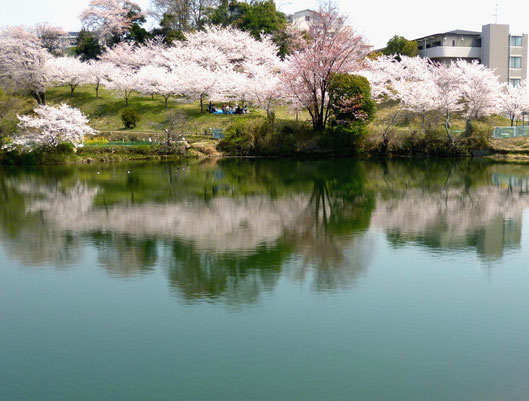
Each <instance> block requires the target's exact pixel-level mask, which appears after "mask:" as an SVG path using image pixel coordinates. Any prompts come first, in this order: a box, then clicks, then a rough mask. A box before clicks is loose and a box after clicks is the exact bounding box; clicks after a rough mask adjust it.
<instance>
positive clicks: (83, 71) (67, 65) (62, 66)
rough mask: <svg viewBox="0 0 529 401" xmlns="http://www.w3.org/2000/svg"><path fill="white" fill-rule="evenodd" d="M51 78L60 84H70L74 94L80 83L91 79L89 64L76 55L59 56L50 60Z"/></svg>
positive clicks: (71, 91)
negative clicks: (75, 56)
mask: <svg viewBox="0 0 529 401" xmlns="http://www.w3.org/2000/svg"><path fill="white" fill-rule="evenodd" d="M48 71H49V79H50V80H51V81H53V82H54V83H56V84H59V85H69V86H70V93H71V94H73V93H74V91H75V88H77V86H78V85H80V84H83V83H85V82H87V81H88V80H89V79H88V77H89V69H88V64H86V63H83V62H82V61H81V60H79V59H78V58H74V57H57V58H52V59H49V60H48Z"/></svg>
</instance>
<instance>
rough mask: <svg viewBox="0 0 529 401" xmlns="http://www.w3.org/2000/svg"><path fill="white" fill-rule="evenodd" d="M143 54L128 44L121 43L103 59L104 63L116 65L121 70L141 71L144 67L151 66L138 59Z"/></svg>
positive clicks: (104, 55)
mask: <svg viewBox="0 0 529 401" xmlns="http://www.w3.org/2000/svg"><path fill="white" fill-rule="evenodd" d="M140 54H141V53H140V52H139V51H138V50H137V49H136V48H135V47H134V45H133V44H131V43H128V42H121V43H118V44H117V45H115V46H113V47H112V48H110V49H108V50H107V51H106V52H105V54H103V56H102V57H101V60H102V61H106V62H108V63H112V64H114V65H115V66H116V67H119V68H132V69H136V70H137V69H139V68H140V67H141V66H143V65H147V64H149V62H148V61H141V58H140V57H138V55H140Z"/></svg>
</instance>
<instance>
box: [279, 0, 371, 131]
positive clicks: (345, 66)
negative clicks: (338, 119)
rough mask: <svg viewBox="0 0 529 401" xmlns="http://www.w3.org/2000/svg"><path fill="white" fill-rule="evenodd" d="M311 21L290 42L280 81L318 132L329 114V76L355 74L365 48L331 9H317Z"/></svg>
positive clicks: (342, 18) (352, 31)
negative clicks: (310, 119) (288, 53)
mask: <svg viewBox="0 0 529 401" xmlns="http://www.w3.org/2000/svg"><path fill="white" fill-rule="evenodd" d="M315 20H316V22H314V23H313V24H311V25H310V28H309V30H308V32H306V36H302V35H301V34H299V35H298V38H297V40H295V41H294V42H295V46H296V49H295V50H294V52H293V53H292V55H291V56H289V57H288V59H287V63H288V67H287V68H285V72H284V73H283V74H282V82H283V84H284V85H285V86H286V88H287V90H288V92H289V93H290V96H291V97H293V98H297V100H298V101H299V102H300V103H301V104H303V105H304V106H305V108H306V109H307V110H308V112H309V114H310V116H311V118H312V124H313V127H314V129H315V130H322V129H323V128H325V125H326V124H327V119H328V117H329V112H330V108H329V100H330V99H329V96H328V95H329V94H328V90H329V86H330V84H331V80H332V76H333V74H337V73H354V72H356V71H358V70H359V69H360V68H361V61H362V60H363V58H364V57H365V56H366V55H367V53H368V51H369V46H368V44H367V43H366V41H365V40H364V38H363V37H362V35H360V34H358V33H356V32H355V31H354V30H353V29H352V28H351V27H350V26H347V25H346V23H345V18H344V16H342V15H341V14H339V12H338V11H337V10H336V9H335V8H333V7H332V6H328V7H327V8H326V9H323V8H322V9H320V11H319V12H318V18H316V19H315Z"/></svg>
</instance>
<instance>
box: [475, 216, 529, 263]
mask: <svg viewBox="0 0 529 401" xmlns="http://www.w3.org/2000/svg"><path fill="white" fill-rule="evenodd" d="M521 240H522V225H521V221H520V220H511V219H504V218H503V217H501V216H496V217H495V218H494V219H492V221H489V222H488V223H487V224H486V225H485V226H484V227H483V228H481V229H479V230H477V232H476V249H477V252H478V254H480V255H483V256H485V257H486V258H491V259H499V258H501V257H502V256H503V252H504V250H505V249H512V248H518V247H519V246H520V243H521Z"/></svg>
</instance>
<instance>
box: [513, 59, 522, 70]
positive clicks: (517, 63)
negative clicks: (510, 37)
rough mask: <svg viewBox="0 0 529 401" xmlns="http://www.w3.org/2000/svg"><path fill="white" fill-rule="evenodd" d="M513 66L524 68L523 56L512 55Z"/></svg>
mask: <svg viewBox="0 0 529 401" xmlns="http://www.w3.org/2000/svg"><path fill="white" fill-rule="evenodd" d="M511 68H522V58H521V57H511Z"/></svg>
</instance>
